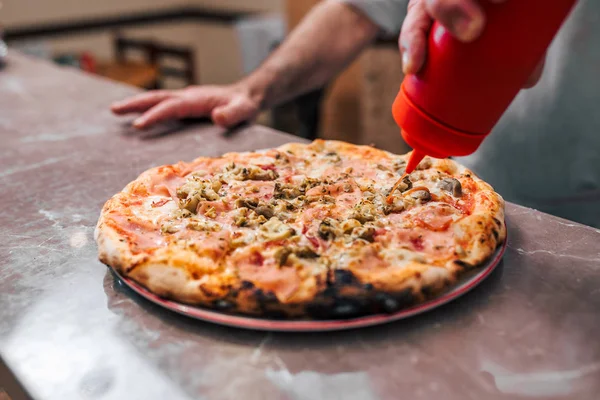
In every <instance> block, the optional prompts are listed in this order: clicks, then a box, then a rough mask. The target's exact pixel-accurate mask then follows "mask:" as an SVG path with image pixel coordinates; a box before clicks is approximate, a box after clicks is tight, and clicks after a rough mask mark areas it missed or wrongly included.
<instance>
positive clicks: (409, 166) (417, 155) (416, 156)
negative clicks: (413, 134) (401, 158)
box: [405, 149, 426, 174]
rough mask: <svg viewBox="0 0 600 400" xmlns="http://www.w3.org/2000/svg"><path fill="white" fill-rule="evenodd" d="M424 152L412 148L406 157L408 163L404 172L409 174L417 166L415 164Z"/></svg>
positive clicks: (423, 156)
mask: <svg viewBox="0 0 600 400" xmlns="http://www.w3.org/2000/svg"><path fill="white" fill-rule="evenodd" d="M425 156H426V154H425V153H421V152H420V151H419V150H416V149H415V150H413V151H412V153H411V154H410V157H409V158H408V163H407V164H406V172H405V173H406V174H410V173H411V172H413V171H414V170H415V168H417V165H419V163H420V162H421V161H422V160H423V158H425Z"/></svg>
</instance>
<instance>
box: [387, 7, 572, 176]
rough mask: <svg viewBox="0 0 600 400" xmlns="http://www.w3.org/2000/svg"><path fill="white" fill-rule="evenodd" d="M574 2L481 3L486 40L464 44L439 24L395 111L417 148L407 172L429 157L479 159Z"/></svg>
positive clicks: (408, 139)
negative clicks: (482, 146)
mask: <svg viewBox="0 0 600 400" xmlns="http://www.w3.org/2000/svg"><path fill="white" fill-rule="evenodd" d="M575 3H576V0H508V1H507V2H505V3H501V4H494V3H491V2H489V1H484V2H481V6H482V7H483V8H484V11H485V15H486V24H485V27H484V30H483V32H482V34H481V36H480V37H479V38H478V39H476V40H475V41H473V42H470V43H463V42H460V41H459V40H457V39H455V38H454V37H453V36H452V35H451V34H450V33H449V32H448V31H446V29H445V28H444V27H443V26H442V25H440V24H439V23H438V22H435V23H434V25H433V27H432V29H431V31H430V35H429V42H428V49H427V60H426V62H425V65H424V67H423V69H422V70H421V71H420V72H419V73H417V74H416V75H408V76H406V77H405V79H404V81H403V82H402V86H401V87H400V92H399V93H398V96H397V97H396V100H395V101H394V104H393V106H392V113H393V116H394V119H395V121H396V123H397V124H398V125H399V126H400V128H401V130H402V137H403V138H404V140H405V141H406V143H407V144H408V145H409V146H411V147H412V148H413V152H412V153H411V157H410V160H409V162H408V164H407V167H406V172H407V173H410V172H412V171H413V170H414V168H415V167H416V166H417V165H418V164H419V162H420V161H421V160H422V159H423V157H424V156H425V155H430V156H432V157H436V158H445V157H450V156H465V155H468V154H471V153H473V152H474V151H475V150H477V148H478V147H479V145H480V144H481V142H482V141H483V139H484V138H485V137H486V136H487V135H488V134H489V133H490V131H491V130H492V128H493V127H494V125H496V123H497V122H498V120H499V119H500V117H501V116H502V114H503V113H504V111H505V110H506V109H507V108H508V106H509V105H510V103H511V102H512V101H513V99H514V98H515V96H516V95H517V93H518V92H519V90H520V89H521V88H522V87H523V85H524V84H525V83H526V82H527V79H528V78H529V76H530V75H531V74H532V73H533V71H534V70H535V67H536V66H537V64H538V63H539V62H540V61H541V59H542V57H543V56H544V53H545V52H546V50H547V49H548V46H549V45H550V43H551V42H552V39H553V38H554V36H555V35H556V33H557V32H558V30H559V28H560V26H561V25H562V23H563V22H564V20H565V19H566V17H567V16H568V14H569V12H570V11H571V9H572V8H573V5H574V4H575Z"/></svg>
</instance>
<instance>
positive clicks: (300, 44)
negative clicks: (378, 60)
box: [242, 2, 379, 108]
mask: <svg viewBox="0 0 600 400" xmlns="http://www.w3.org/2000/svg"><path fill="white" fill-rule="evenodd" d="M378 30H379V29H378V27H377V26H376V25H375V24H374V23H373V22H371V20H369V19H368V18H366V17H365V16H363V15H362V14H361V13H360V12H358V11H356V10H354V9H353V8H352V7H350V6H348V5H345V4H342V3H337V2H324V3H322V4H320V5H318V6H316V7H315V8H313V9H312V10H311V12H310V13H309V14H308V15H307V16H306V17H305V18H304V20H303V21H302V22H301V23H300V25H298V27H297V28H296V29H295V30H294V31H293V32H292V33H291V35H290V36H289V38H288V39H287V40H286V41H285V42H284V43H283V44H282V45H281V46H280V47H279V48H278V49H277V50H276V51H275V52H274V53H273V54H272V55H271V56H270V57H269V58H268V59H267V60H266V61H265V62H264V63H263V65H261V67H260V68H258V69H257V70H256V71H255V72H253V73H252V74H251V75H249V76H248V77H247V78H245V79H244V80H243V81H242V83H243V84H244V85H245V86H246V87H248V88H249V90H250V92H251V96H253V97H255V98H257V99H258V101H259V102H260V104H261V105H262V107H264V108H266V107H270V106H273V105H276V104H278V103H281V102H283V101H285V100H287V99H290V98H293V97H295V96H298V95H300V94H302V93H305V92H307V91H310V90H312V89H315V88H317V87H319V86H322V85H324V84H325V83H326V82H327V81H328V80H330V79H331V78H332V77H333V76H335V75H336V74H337V73H339V72H340V71H341V70H342V69H343V68H344V67H345V66H346V65H348V64H349V63H350V62H351V61H352V60H353V59H354V58H355V57H356V56H357V55H358V54H359V53H360V52H361V51H362V50H363V49H364V48H365V47H366V46H367V45H368V44H369V43H370V42H371V41H372V40H373V39H374V38H375V36H376V35H377V32H378Z"/></svg>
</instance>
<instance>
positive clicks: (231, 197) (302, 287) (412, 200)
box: [95, 140, 506, 319]
mask: <svg viewBox="0 0 600 400" xmlns="http://www.w3.org/2000/svg"><path fill="white" fill-rule="evenodd" d="M407 158H408V156H407V155H395V154H392V153H389V152H386V151H383V150H379V149H376V148H374V147H370V146H358V145H352V144H349V143H345V142H340V141H326V140H316V141H314V142H312V143H310V144H301V143H290V144H286V145H283V146H281V147H278V148H273V149H267V150H260V151H254V152H240V153H227V154H224V155H223V156H221V157H216V158H209V157H200V158H197V159H195V160H194V161H192V162H179V163H177V164H174V165H166V166H160V167H157V168H152V169H150V170H148V171H146V172H144V173H142V174H141V175H140V176H139V177H138V178H137V179H136V180H134V181H133V182H131V183H129V184H128V185H127V186H126V187H125V189H123V191H121V192H120V193H118V194H116V195H115V196H113V197H112V198H111V199H110V200H108V201H107V202H106V204H105V205H104V208H103V209H102V212H101V216H100V219H99V221H98V224H97V227H96V231H95V237H96V241H97V243H98V247H99V258H100V260H101V261H102V262H103V263H105V264H107V265H108V266H110V267H112V268H113V269H114V270H116V272H117V273H118V274H120V275H122V276H124V277H128V278H130V279H132V280H134V281H136V282H137V283H139V284H140V285H142V286H143V287H145V288H146V289H147V290H149V291H151V292H153V293H154V294H156V295H158V296H161V297H164V298H168V299H171V300H175V301H178V302H182V303H186V304H191V305H196V306H201V307H205V308H211V309H215V310H220V311H222V312H229V313H237V314H245V315H253V316H259V317H265V318H266V317H268V318H321V319H322V318H349V317H354V316H359V315H366V314H371V313H382V312H387V313H390V312H395V311H398V310H400V309H402V308H405V307H408V306H411V305H414V304H416V303H419V302H423V301H426V300H428V299H430V298H432V297H433V296H436V295H438V294H439V293H441V292H442V291H444V290H446V289H447V288H448V287H450V286H451V285H453V284H454V283H455V282H456V281H457V279H459V277H460V275H461V274H462V273H464V272H466V271H469V270H473V269H475V268H477V267H479V266H481V265H482V264H484V263H485V262H486V261H487V260H489V258H490V257H491V256H492V255H493V254H494V252H495V250H496V249H497V247H498V246H500V245H501V244H502V243H503V242H504V240H505V238H506V228H505V223H504V201H503V199H502V197H501V196H500V195H498V194H497V193H495V192H494V190H493V189H492V187H491V186H490V185H489V184H487V183H485V182H484V181H482V180H481V179H479V178H478V177H477V176H475V175H474V174H473V173H472V172H471V171H470V170H468V169H466V168H465V167H463V166H461V165H459V164H458V163H456V162H454V161H452V160H448V159H443V160H442V159H440V160H438V159H432V158H429V157H427V158H425V159H424V160H423V161H422V162H421V163H420V164H419V166H418V167H417V169H416V170H415V171H414V172H412V173H410V174H408V175H406V176H405V177H404V178H403V179H402V182H401V184H400V185H399V187H398V189H397V190H395V191H394V192H391V188H392V186H393V185H394V183H395V182H396V181H397V179H398V177H399V176H401V175H402V174H403V173H404V169H405V166H406V162H407ZM388 196H389V198H388ZM388 200H389V201H388Z"/></svg>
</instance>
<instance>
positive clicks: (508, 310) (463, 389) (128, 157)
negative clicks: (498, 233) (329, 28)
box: [0, 54, 600, 400]
mask: <svg viewBox="0 0 600 400" xmlns="http://www.w3.org/2000/svg"><path fill="white" fill-rule="evenodd" d="M133 92H134V90H133V89H131V88H127V87H124V86H120V85H116V84H114V83H110V82H108V81H105V80H101V79H96V78H93V77H91V76H88V75H84V74H81V73H78V72H75V71H73V70H71V69H64V68H57V67H54V66H51V65H50V64H47V63H44V62H40V61H34V60H31V59H28V58H25V57H23V56H19V55H15V54H12V55H10V56H9V58H8V65H7V67H6V68H5V69H4V70H3V71H2V72H0V140H1V142H2V144H1V145H0V188H1V189H0V238H1V242H0V293H1V297H0V352H1V353H0V354H1V356H2V359H3V361H4V362H5V363H6V365H7V366H8V368H9V369H10V370H11V371H12V372H13V373H14V374H15V376H16V377H17V379H18V380H19V381H20V382H21V383H22V385H23V386H24V387H25V388H26V389H27V390H28V391H29V392H30V394H31V395H32V396H33V397H34V398H36V399H80V398H81V399H103V400H104V399H118V400H122V399H155V398H156V399H165V398H168V399H174V400H175V399H236V398H241V399H247V400H254V399H257V400H258V399H281V400H284V399H293V400H298V399H301V400H304V399H307V400H308V399H310V400H316V399H344V400H348V399H366V400H372V399H373V400H374V399H399V398H403V399H417V398H425V399H427V398H443V399H460V400H463V399H478V400H479V399H521V398H522V399H525V398H527V399H529V398H543V399H546V398H548V399H550V398H552V399H554V398H558V399H575V398H576V399H597V398H599V397H598V396H600V395H599V393H600V231H598V230H595V229H592V228H589V227H585V226H582V225H578V224H575V223H571V222H568V221H565V220H562V219H558V218H555V217H552V216H549V215H546V214H542V213H539V212H537V211H534V210H530V209H526V208H523V207H519V206H516V205H512V204H508V205H507V214H508V215H507V224H508V231H509V245H508V250H507V252H506V255H505V257H504V260H503V262H502V264H501V265H500V266H499V267H498V268H497V270H496V271H495V272H494V273H493V274H492V275H491V276H490V277H489V278H488V279H487V280H486V281H485V282H484V283H483V284H481V285H480V286H479V287H478V288H476V289H475V290H473V291H472V292H471V293H469V294H467V295H465V296H463V297H462V298H460V299H458V300H456V301H454V302H452V303H450V304H448V305H446V306H443V307H441V308H439V309H437V310H434V311H432V312H429V313H426V314H424V315H422V316H418V317H414V318H410V319H407V320H404V321H399V322H396V323H392V324H388V325H383V326H378V327H373V328H368V329H361V330H352V331H347V332H338V333H326V334H282V333H261V332H252V331H244V330H237V329H233V328H224V327H219V326H215V325H211V324H208V323H203V322H200V321H194V320H188V319H186V318H185V317H182V316H179V315H175V314H172V313H170V312H167V311H164V310H162V309H160V308H159V307H157V306H154V305H152V304H150V303H149V302H147V301H145V300H144V299H142V298H140V297H139V296H137V295H135V294H134V293H133V292H132V291H131V290H129V289H127V288H126V287H124V286H123V285H122V284H120V283H119V282H118V281H117V280H115V278H114V277H113V275H112V274H111V273H109V272H108V270H107V268H106V267H104V266H103V265H102V264H100V263H99V262H98V261H97V258H96V246H95V243H94V241H93V237H92V232H93V227H94V225H95V222H96V219H97V217H98V213H99V211H100V208H101V206H102V204H103V203H104V201H105V200H106V199H107V198H109V197H110V196H111V195H112V194H114V193H115V192H117V191H119V190H120V189H121V188H122V187H123V186H124V185H125V184H126V183H127V182H129V181H130V180H132V179H133V178H135V177H136V176H137V174H139V173H140V172H142V171H143V170H145V169H147V168H149V167H151V166H154V165H157V164H164V163H172V162H176V161H178V160H180V159H182V160H189V159H192V158H194V157H196V156H199V155H218V154H220V153H223V152H226V151H230V150H250V149H256V148H264V147H269V146H275V145H279V144H282V143H284V142H288V141H291V140H294V138H292V137H290V136H287V135H284V134H281V133H277V132H275V131H272V130H270V129H267V128H262V127H258V126H254V127H250V128H246V129H244V130H243V131H240V132H236V133H229V134H225V133H224V132H223V131H222V130H220V129H218V128H215V127H211V126H208V125H203V126H201V125H192V126H186V127H184V128H183V129H181V130H178V131H177V132H175V133H172V134H168V135H167V134H164V133H165V132H164V130H163V131H161V130H160V129H159V130H155V131H154V132H151V135H150V136H152V137H147V135H144V137H141V136H142V135H140V134H139V133H135V132H133V131H132V130H131V129H129V128H128V127H127V124H126V122H125V121H124V120H119V119H116V118H114V117H113V116H111V115H110V113H109V112H108V111H107V106H108V104H109V103H110V102H111V101H112V100H116V99H120V98H122V97H124V96H126V95H129V94H132V93H133ZM128 121H129V120H128ZM0 386H1V383H0Z"/></svg>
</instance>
